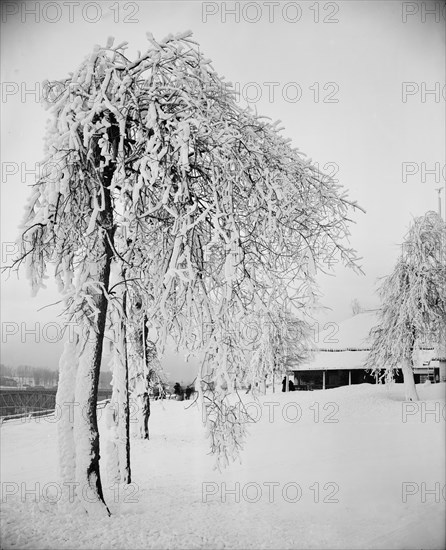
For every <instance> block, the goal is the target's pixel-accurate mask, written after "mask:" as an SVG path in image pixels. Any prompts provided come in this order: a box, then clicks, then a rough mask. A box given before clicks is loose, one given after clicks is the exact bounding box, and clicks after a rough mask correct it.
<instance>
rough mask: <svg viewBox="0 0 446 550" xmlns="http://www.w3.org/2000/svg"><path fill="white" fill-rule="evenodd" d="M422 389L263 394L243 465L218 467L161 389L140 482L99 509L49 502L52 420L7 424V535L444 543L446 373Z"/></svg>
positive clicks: (192, 423)
mask: <svg viewBox="0 0 446 550" xmlns="http://www.w3.org/2000/svg"><path fill="white" fill-rule="evenodd" d="M418 388H419V392H420V398H421V399H422V400H423V401H421V402H420V403H417V404H411V403H404V402H403V387H402V385H398V386H393V388H391V389H386V388H385V387H383V386H371V385H367V384H364V385H360V386H351V387H344V388H338V389H334V390H326V391H314V392H292V393H288V394H283V393H275V394H268V395H266V396H262V397H261V398H260V401H259V404H258V405H257V406H250V411H251V414H252V415H253V416H255V415H257V416H259V415H261V418H260V420H259V422H258V423H256V424H255V425H252V427H251V429H250V437H249V439H248V441H247V445H246V448H245V451H244V453H243V462H242V464H241V465H240V464H238V463H235V464H233V465H231V466H230V467H229V468H228V469H226V470H225V471H224V472H223V473H221V474H220V473H219V472H218V471H214V470H213V469H212V467H213V463H214V462H213V458H212V457H210V456H208V455H207V449H208V448H207V440H206V439H205V438H204V432H203V429H202V427H201V423H200V418H199V415H198V412H197V410H196V408H195V407H192V408H190V409H189V410H185V408H186V407H187V406H189V405H190V403H189V402H177V401H167V402H166V401H165V402H163V403H161V402H155V403H153V407H152V418H151V421H150V422H151V440H150V441H141V440H133V442H132V462H133V480H134V483H135V485H134V486H132V488H131V490H127V491H125V490H124V489H120V491H118V490H117V489H116V488H115V489H114V491H112V490H110V489H106V496H107V500H108V504H109V506H110V509H111V511H112V513H113V515H112V517H111V518H107V519H102V520H99V521H97V520H93V519H91V518H89V517H87V516H85V515H72V514H71V515H69V514H67V513H63V512H61V511H60V510H58V508H57V505H54V504H52V503H51V502H49V500H50V497H51V495H52V494H53V493H51V491H54V490H55V487H56V485H55V484H56V483H58V482H59V479H58V475H57V473H56V472H57V471H58V470H57V456H56V437H55V435H56V425H55V423H50V422H49V421H47V420H43V419H41V420H40V421H39V422H36V421H32V422H28V423H15V424H5V425H3V427H2V428H1V439H2V448H1V477H2V501H3V504H2V512H1V520H2V548H42V549H43V548H45V549H46V548H88V549H90V548H367V549H372V548H386V549H390V548H401V549H407V550H408V549H411V548H416V549H421V548H423V549H428V548H432V549H433V548H438V549H440V548H444V547H445V542H446V541H445V524H444V517H445V493H446V490H445V469H444V465H445V416H446V413H445V409H444V407H445V384H437V385H431V386H418ZM248 401H252V398H251V397H249V399H248ZM267 402H269V403H270V405H266V403H267ZM269 411H270V414H271V416H269ZM428 411H433V412H432V413H430V414H429V413H428ZM426 413H427V414H426ZM299 415H300V416H299ZM293 420H296V421H294V422H293ZM336 421H337V422H336ZM101 426H103V419H102V420H101ZM45 484H51V485H45ZM104 485H105V486H107V481H106V480H104ZM33 490H37V497H36V494H32V493H31V492H29V493H28V494H26V491H33ZM429 491H431V492H429ZM12 493H15V494H12ZM132 501H133V502H132Z"/></svg>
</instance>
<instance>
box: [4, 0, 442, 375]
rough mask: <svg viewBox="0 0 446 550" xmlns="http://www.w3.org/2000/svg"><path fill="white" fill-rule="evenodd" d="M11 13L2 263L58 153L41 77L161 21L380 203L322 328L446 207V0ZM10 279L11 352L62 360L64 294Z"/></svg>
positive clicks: (91, 5) (49, 362) (345, 312)
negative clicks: (48, 148) (47, 148)
mask: <svg viewBox="0 0 446 550" xmlns="http://www.w3.org/2000/svg"><path fill="white" fill-rule="evenodd" d="M225 5H226V10H227V12H226V13H225V9H224V8H225ZM118 6H119V10H118ZM33 10H34V13H33ZM229 10H233V11H232V13H231V12H230V11H229ZM2 17H3V20H2V29H1V31H2V32H1V51H2V75H1V76H2V97H1V114H2V143H1V159H2V182H1V199H2V201H1V241H2V262H6V263H7V262H8V260H10V256H9V252H10V250H11V245H10V243H11V242H12V241H14V239H15V238H16V236H17V234H18V229H17V226H18V224H19V223H20V220H21V216H22V213H23V206H24V204H25V200H26V198H27V196H28V194H29V186H30V185H32V183H33V181H34V176H33V174H32V173H31V171H32V170H33V169H35V166H36V163H38V162H39V161H40V160H41V159H42V156H43V141H42V138H43V135H44V132H45V121H46V119H47V117H48V113H47V112H45V110H44V109H43V108H42V106H41V105H40V103H39V99H38V96H39V95H40V92H41V89H42V88H41V82H42V81H43V80H45V79H47V78H48V79H49V80H52V79H58V78H63V77H65V76H66V75H67V73H68V72H70V71H72V70H74V69H76V68H77V66H78V65H79V64H80V62H81V61H82V60H83V58H84V57H85V56H86V55H87V54H88V53H90V52H91V51H92V48H93V46H94V44H96V43H99V44H105V43H106V40H107V38H108V36H114V37H115V38H116V42H115V43H117V42H122V41H128V42H129V47H130V48H129V50H128V52H129V55H130V56H133V55H134V54H136V50H138V49H139V50H142V51H143V50H144V49H146V48H147V40H146V35H145V33H146V31H150V32H152V33H153V34H154V35H155V37H156V38H158V39H161V38H163V37H164V36H166V35H167V34H169V33H176V32H182V31H185V30H189V29H190V30H192V31H193V33H194V38H195V40H196V41H198V42H199V43H200V47H201V49H202V51H203V52H204V53H205V55H206V57H209V58H211V59H212V61H213V65H214V67H215V69H216V70H217V72H218V73H219V74H220V75H224V76H225V77H226V79H227V80H230V81H232V82H234V83H237V86H238V87H239V89H240V91H241V95H242V98H244V99H247V100H250V102H251V104H252V105H253V106H254V107H255V108H256V109H257V110H258V112H259V113H261V114H264V115H267V116H270V117H271V118H272V119H274V120H275V119H281V120H282V122H283V126H284V127H285V131H284V134H285V135H286V136H288V137H291V138H292V140H293V144H294V145H295V146H297V147H298V148H299V149H300V150H301V151H303V152H304V153H305V154H307V155H308V156H309V157H310V158H312V159H313V160H314V161H316V162H318V163H319V165H320V167H324V165H327V166H326V169H327V171H328V172H330V173H331V172H333V171H334V172H336V175H335V177H336V178H337V179H339V182H340V183H341V184H342V185H343V186H344V188H345V189H346V190H348V193H349V195H350V197H351V198H353V199H355V200H357V201H358V202H359V204H360V205H361V206H362V207H363V208H365V209H366V210H367V214H357V215H355V221H356V222H357V223H356V225H354V226H353V227H352V236H351V244H352V245H353V246H354V247H355V248H356V249H357V250H358V252H359V254H360V255H361V256H362V257H363V260H362V265H363V268H364V271H365V276H358V275H356V274H354V273H353V272H350V271H349V270H347V269H345V268H342V267H340V266H336V268H335V271H334V274H335V276H334V277H320V284H321V289H322V292H323V294H324V298H323V303H324V305H326V306H328V307H330V308H332V310H331V311H330V312H329V313H327V314H326V315H325V316H323V318H322V323H321V330H323V326H324V323H326V322H332V321H333V322H337V321H340V320H342V319H344V318H346V317H347V316H349V315H350V302H351V300H352V299H353V298H358V299H359V301H360V302H361V303H363V304H364V305H366V306H369V307H373V306H377V305H378V301H377V298H376V295H375V294H374V292H375V289H376V281H377V278H378V277H381V276H383V275H386V274H388V273H389V272H390V271H391V269H392V267H393V264H394V262H395V259H396V255H397V253H398V251H399V248H398V245H399V243H400V242H401V241H402V238H403V236H404V234H405V233H406V231H407V228H408V224H409V223H410V220H411V219H412V217H413V216H419V215H422V214H424V213H425V212H426V211H427V210H431V209H433V210H437V208H438V207H437V204H438V202H437V197H438V194H437V191H436V188H440V187H442V188H444V187H445V172H446V169H445V164H446V162H445V96H446V92H445V88H444V86H445V8H444V5H443V2H419V3H415V2H399V1H385V0H383V1H377V2H364V1H354V0H348V1H341V2H319V3H315V2H312V1H311V2H307V1H300V2H287V3H283V2H282V3H279V2H245V3H240V2H226V3H221V2H189V1H187V0H185V1H177V2H169V1H164V2H154V1H145V2H127V3H125V2H121V3H119V4H118V3H116V2H106V1H101V2H83V1H80V2H76V3H65V2H60V3H59V4H56V3H55V2H44V1H43V2H31V1H30V2H27V4H26V9H25V8H24V6H23V5H22V4H18V3H15V2H6V3H4V4H3V11H2ZM36 19H38V20H37V21H36ZM236 19H237V20H236ZM27 170H28V171H29V172H28V173H27V172H26V171H27ZM445 194H446V190H445V189H443V191H442V197H443V213H444V210H445V201H444V198H445ZM1 292H2V362H3V363H5V364H25V363H26V364H31V365H41V366H50V367H55V366H56V365H57V361H58V356H59V354H60V351H61V344H60V342H59V343H57V342H56V343H54V342H53V343H52V342H51V341H52V340H57V336H58V335H57V331H56V329H55V326H54V325H52V324H49V325H46V323H53V322H55V321H56V322H57V320H58V319H57V315H58V313H59V311H60V309H59V307H58V306H56V307H53V308H47V309H44V310H43V311H40V312H39V311H38V309H39V308H41V307H43V306H45V305H47V304H49V303H52V302H55V301H57V300H58V299H59V298H58V295H57V292H56V290H55V287H54V285H53V284H52V283H51V281H49V282H48V290H46V291H42V292H41V293H40V294H39V295H38V296H37V297H36V298H31V293H30V288H29V286H28V283H27V280H26V278H25V276H24V274H22V275H21V276H20V280H17V279H16V277H15V276H13V277H11V278H10V279H9V280H6V278H5V277H4V276H3V277H2V289H1ZM14 323H15V324H14ZM36 323H39V324H38V325H36ZM16 329H17V332H16V333H15V334H12V333H13V332H15V331H16ZM33 329H37V332H36V333H35V334H33V333H27V331H28V330H33ZM36 340H37V341H36ZM182 364H183V360H182V359H181V358H176V357H174V356H172V355H171V356H170V357H169V358H168V360H167V370H169V371H170V372H171V373H172V376H173V377H174V378H178V379H184V381H185V382H186V381H188V380H189V378H190V372H192V370H191V369H186V370H181V369H182V368H183V366H182Z"/></svg>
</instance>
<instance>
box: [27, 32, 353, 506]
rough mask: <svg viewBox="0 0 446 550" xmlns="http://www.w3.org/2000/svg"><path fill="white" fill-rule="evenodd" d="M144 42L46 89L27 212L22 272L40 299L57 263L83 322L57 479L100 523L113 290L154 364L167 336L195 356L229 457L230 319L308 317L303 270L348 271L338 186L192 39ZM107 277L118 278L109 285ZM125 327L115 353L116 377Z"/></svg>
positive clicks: (238, 425)
mask: <svg viewBox="0 0 446 550" xmlns="http://www.w3.org/2000/svg"><path fill="white" fill-rule="evenodd" d="M148 39H149V42H150V46H149V48H148V50H147V51H146V52H145V53H143V54H142V55H141V54H138V57H137V59H136V60H135V61H131V60H130V59H128V58H127V56H126V55H125V47H126V46H125V44H121V45H119V46H116V47H114V46H113V41H112V40H109V42H108V43H107V45H106V46H105V47H100V46H97V47H96V48H95V49H94V51H93V53H92V54H91V55H90V56H89V57H88V58H87V59H86V60H85V61H84V62H83V63H82V64H81V65H80V67H79V68H78V69H77V70H76V71H75V72H74V73H71V74H70V76H69V77H68V78H66V79H65V80H63V81H62V82H60V81H59V82H57V83H53V84H49V83H48V84H47V87H48V94H47V104H48V106H49V108H50V112H51V115H52V125H51V127H50V130H49V132H48V136H47V144H46V150H47V159H46V164H45V166H46V170H44V172H45V175H44V176H43V177H42V178H41V179H40V180H39V181H38V182H37V184H36V185H35V187H34V189H33V192H32V195H31V197H30V199H29V201H28V205H27V212H26V216H25V220H24V224H23V233H22V237H21V245H22V246H23V248H24V254H23V255H22V256H21V258H19V259H18V261H17V264H20V263H22V262H25V263H26V266H27V273H28V276H29V278H30V279H31V283H32V285H33V288H34V289H35V290H37V289H38V288H39V287H41V286H43V281H44V279H45V278H46V277H47V267H48V265H49V264H53V265H54V266H55V276H56V279H57V281H58V282H59V285H60V290H61V292H62V293H63V295H64V299H65V303H66V315H67V319H68V320H69V321H70V322H74V323H75V326H76V329H75V337H74V338H72V339H71V341H68V342H67V343H66V345H65V350H64V353H63V355H62V358H61V361H60V371H61V372H60V383H59V390H58V397H57V399H58V403H61V404H63V403H64V402H67V401H69V402H73V401H76V402H78V403H80V408H81V409H82V410H83V414H75V416H74V422H71V420H70V418H69V417H68V414H67V415H66V416H64V418H63V419H62V422H61V423H60V424H59V443H60V449H61V464H62V473H63V477H64V480H65V481H73V480H76V481H78V482H79V483H80V486H81V487H82V488H84V487H88V489H89V491H91V492H92V493H93V494H95V495H96V496H97V502H96V503H95V504H94V505H93V504H90V503H88V505H87V504H86V503H84V504H85V505H86V506H88V508H89V509H98V510H99V511H101V510H102V511H104V510H105V509H106V508H105V507H104V502H103V496H102V487H101V479H100V470H99V434H98V427H97V418H96V397H97V384H98V376H99V369H100V362H101V357H102V346H103V341H104V334H105V326H106V320H107V315H109V316H110V314H111V313H110V311H111V309H113V312H115V313H116V312H117V314H118V316H119V315H121V316H125V308H123V307H122V300H123V296H124V295H125V293H124V292H121V291H119V292H118V291H117V285H120V286H122V287H125V288H126V289H127V291H129V292H130V289H132V292H134V293H135V294H138V295H139V296H140V297H141V303H142V311H144V313H145V315H146V316H147V319H148V324H149V325H150V328H151V330H154V331H156V333H157V337H156V344H157V352H158V353H159V354H161V353H162V351H163V344H164V342H165V341H166V338H167V337H168V336H169V337H171V338H173V339H174V340H175V341H176V342H177V344H178V345H182V346H185V347H186V348H188V349H189V350H190V351H192V352H195V351H199V352H200V353H201V355H202V357H203V362H202V365H201V368H200V372H199V376H198V378H197V387H198V390H199V394H200V398H201V401H202V402H203V404H204V415H203V417H204V419H205V423H206V424H207V428H208V430H209V432H210V433H211V436H212V438H213V442H214V443H213V448H214V449H216V450H217V451H218V452H221V454H222V456H224V461H227V458H228V457H233V455H234V453H236V452H237V449H238V448H240V442H241V438H242V436H243V421H242V420H240V418H239V417H238V416H237V413H236V411H235V409H233V408H232V407H233V405H232V404H230V403H229V401H228V395H229V394H230V393H231V392H233V390H234V388H236V381H237V380H238V379H239V378H240V377H243V376H244V373H245V371H246V367H245V359H246V356H245V352H246V349H245V346H244V345H243V344H242V343H241V339H240V338H238V336H237V334H238V332H237V331H238V325H239V323H241V322H243V321H244V320H245V319H246V318H247V317H249V315H252V313H253V312H254V311H267V309H268V308H270V307H271V299H272V298H273V301H274V304H275V307H276V308H278V309H280V308H284V309H287V308H289V307H291V306H292V305H293V304H294V306H296V307H297V309H301V308H306V307H309V305H310V304H311V303H312V299H313V293H314V288H313V287H314V281H313V279H312V277H311V275H310V274H311V273H313V272H314V271H315V270H317V269H318V268H321V269H323V268H324V261H326V259H327V257H328V256H329V257H330V258H332V257H333V255H334V254H337V255H338V256H339V258H340V259H341V260H342V261H343V262H344V263H345V264H346V265H349V266H352V267H355V266H356V262H357V257H356V255H355V252H354V251H353V250H352V249H351V248H349V247H348V244H347V240H346V239H347V238H348V235H349V222H350V218H349V216H350V210H351V209H352V208H355V207H356V203H353V202H351V201H349V200H348V198H347V197H346V195H345V193H344V192H343V191H342V188H341V187H340V186H339V185H337V184H335V183H334V182H333V181H332V180H331V179H330V178H327V177H326V176H323V175H322V174H321V173H320V172H319V170H318V169H317V168H316V167H315V166H314V165H313V164H312V163H311V161H310V160H308V159H306V158H305V157H304V155H303V154H302V153H300V152H299V151H298V150H297V149H295V148H292V147H291V145H290V143H289V140H287V139H285V138H284V137H282V135H281V133H280V129H279V128H278V125H277V124H271V123H270V122H269V121H267V120H264V119H262V118H260V117H258V116H256V115H255V114H253V113H252V112H251V111H249V110H244V109H242V108H241V107H240V106H239V105H238V104H237V102H236V100H235V94H234V89H233V87H232V86H231V85H230V84H228V83H226V82H224V80H223V79H222V78H220V77H219V76H218V75H217V73H216V72H215V71H214V69H213V68H212V66H211V64H210V61H209V60H207V59H205V58H204V57H203V55H202V53H201V52H200V50H199V48H198V46H197V44H196V43H194V42H193V40H192V39H191V36H190V33H185V34H183V35H178V36H175V37H174V36H169V37H167V38H166V39H165V40H163V41H161V42H157V41H155V40H154V39H153V37H152V36H151V35H148ZM333 251H334V252H333ZM112 270H113V271H116V272H117V273H120V274H121V275H122V277H121V280H120V281H118V282H114V281H113V280H112V281H110V272H111V271H112ZM113 302H116V304H115V305H113V308H111V307H110V304H112V303H113ZM115 313H114V314H115ZM116 323H117V321H115V324H116ZM120 326H121V327H124V326H125V323H124V324H121V325H120ZM123 330H124V328H122V330H121V332H120V335H117V336H116V341H115V342H114V344H115V345H114V349H115V352H116V354H117V357H118V359H116V358H115V363H114V371H113V378H114V380H116V379H118V378H119V379H120V380H121V381H123V380H124V381H125V380H126V378H125V376H124V375H122V370H123V369H124V368H126V367H125V363H126V360H127V359H126V357H127V352H126V350H125V349H124V348H125V346H124V342H125V337H124V335H123V332H122V331H123ZM160 356H161V355H160ZM118 371H120V374H119V375H118ZM62 410H65V409H64V408H62ZM228 412H229V414H227V413H228ZM85 413H86V414H85ZM232 414H234V415H235V416H234V422H228V421H227V419H228V418H229V417H230V416H231V415H232ZM91 500H93V499H91ZM101 503H102V505H101Z"/></svg>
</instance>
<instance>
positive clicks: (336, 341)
mask: <svg viewBox="0 0 446 550" xmlns="http://www.w3.org/2000/svg"><path fill="white" fill-rule="evenodd" d="M377 314H378V310H369V311H364V312H362V313H358V314H356V315H354V316H353V317H349V318H348V319H345V320H344V321H341V322H340V323H326V324H325V325H324V324H321V327H320V328H321V330H320V334H319V338H318V342H316V343H317V347H316V348H315V349H314V350H313V351H314V352H313V357H312V358H311V359H309V360H308V361H304V362H303V363H301V364H299V365H296V366H293V367H291V368H290V370H338V369H348V370H356V369H363V368H364V363H365V360H366V357H367V354H368V352H369V350H370V345H371V343H370V340H369V333H370V330H371V329H372V328H373V327H374V326H376V325H377V324H378V318H377ZM434 355H436V354H435V350H434V349H422V350H420V351H419V352H418V353H417V354H416V356H415V357H414V367H416V368H418V369H421V368H423V365H426V364H428V363H429V362H430V361H432V360H435V357H434Z"/></svg>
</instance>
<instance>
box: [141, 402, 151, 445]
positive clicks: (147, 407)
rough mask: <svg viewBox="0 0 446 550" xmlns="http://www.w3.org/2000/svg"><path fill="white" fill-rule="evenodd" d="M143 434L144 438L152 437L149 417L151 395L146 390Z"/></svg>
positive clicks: (143, 408)
mask: <svg viewBox="0 0 446 550" xmlns="http://www.w3.org/2000/svg"><path fill="white" fill-rule="evenodd" d="M142 403H143V407H142V421H143V425H142V434H141V437H142V438H143V439H150V437H149V418H150V397H149V394H148V393H147V392H146V393H145V394H144V395H143V397H142Z"/></svg>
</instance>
